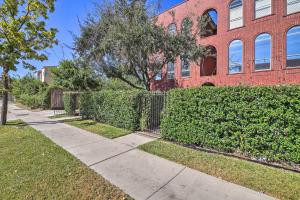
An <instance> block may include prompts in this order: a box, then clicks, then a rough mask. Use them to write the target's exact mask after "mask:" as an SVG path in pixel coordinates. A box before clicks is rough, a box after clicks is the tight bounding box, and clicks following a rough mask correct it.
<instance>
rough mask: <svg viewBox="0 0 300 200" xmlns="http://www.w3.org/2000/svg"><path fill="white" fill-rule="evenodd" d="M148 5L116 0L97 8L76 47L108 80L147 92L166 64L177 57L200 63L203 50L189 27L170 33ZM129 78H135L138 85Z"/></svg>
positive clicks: (145, 2)
mask: <svg viewBox="0 0 300 200" xmlns="http://www.w3.org/2000/svg"><path fill="white" fill-rule="evenodd" d="M148 3H149V2H148V1H146V0H135V1H131V0H115V1H114V3H113V4H109V5H101V6H99V9H98V12H97V14H96V15H95V16H93V17H91V16H90V17H89V18H88V19H87V20H86V22H85V24H83V25H82V26H81V35H80V36H79V37H78V38H76V42H75V46H76V50H77V52H78V53H79V55H80V56H81V57H82V58H84V59H85V60H86V62H88V63H90V64H92V65H93V66H95V67H96V69H98V70H99V71H100V72H101V73H104V74H105V75H106V76H107V77H113V78H118V79H120V80H122V81H124V82H126V83H127V84H129V85H130V86H132V87H134V88H139V89H141V88H145V89H147V90H150V85H151V82H152V81H153V80H154V79H155V77H156V75H157V74H159V73H161V70H162V68H163V67H164V66H165V65H166V64H167V63H168V62H174V60H175V59H176V57H178V56H181V57H185V58H187V59H189V60H191V61H199V58H201V57H202V56H203V55H204V52H205V51H204V48H203V47H202V46H201V45H197V35H198V34H197V33H195V34H192V31H191V26H190V24H187V25H186V26H184V27H183V30H182V31H177V33H175V34H174V33H169V32H168V31H166V30H165V28H164V27H162V26H161V25H159V24H158V23H157V19H156V18H155V17H153V15H150V14H149V10H147V5H148ZM173 14H174V13H173ZM188 23H189V22H188ZM130 77H135V79H137V80H138V81H137V83H134V82H132V81H131V80H130ZM140 85H142V86H143V87H141V86H140Z"/></svg>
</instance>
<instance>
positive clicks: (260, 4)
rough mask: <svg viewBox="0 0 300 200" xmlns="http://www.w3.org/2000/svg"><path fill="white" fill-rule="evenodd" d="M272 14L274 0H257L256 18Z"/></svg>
mask: <svg viewBox="0 0 300 200" xmlns="http://www.w3.org/2000/svg"><path fill="white" fill-rule="evenodd" d="M271 14H272V0H255V18H256V19H257V18H260V17H264V16H267V15H271Z"/></svg>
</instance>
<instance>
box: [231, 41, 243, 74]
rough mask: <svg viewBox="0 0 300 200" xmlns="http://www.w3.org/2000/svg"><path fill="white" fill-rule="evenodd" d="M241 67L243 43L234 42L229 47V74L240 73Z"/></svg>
mask: <svg viewBox="0 0 300 200" xmlns="http://www.w3.org/2000/svg"><path fill="white" fill-rule="evenodd" d="M242 67H243V43H242V41H241V40H234V41H232V42H231V43H230V46H229V74H234V73H239V72H242Z"/></svg>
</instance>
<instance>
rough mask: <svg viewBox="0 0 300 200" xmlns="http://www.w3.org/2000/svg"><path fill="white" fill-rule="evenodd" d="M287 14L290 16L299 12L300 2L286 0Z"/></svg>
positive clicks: (299, 0) (298, 0)
mask: <svg viewBox="0 0 300 200" xmlns="http://www.w3.org/2000/svg"><path fill="white" fill-rule="evenodd" d="M286 5H287V9H286V10H287V14H292V13H295V12H299V11H300V0H287V2H286Z"/></svg>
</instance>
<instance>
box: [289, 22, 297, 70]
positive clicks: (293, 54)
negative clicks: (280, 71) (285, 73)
mask: <svg viewBox="0 0 300 200" xmlns="http://www.w3.org/2000/svg"><path fill="white" fill-rule="evenodd" d="M286 62H287V67H291V68H293V67H300V26H295V27H293V28H291V29H290V30H289V31H288V32H287V35H286Z"/></svg>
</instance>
